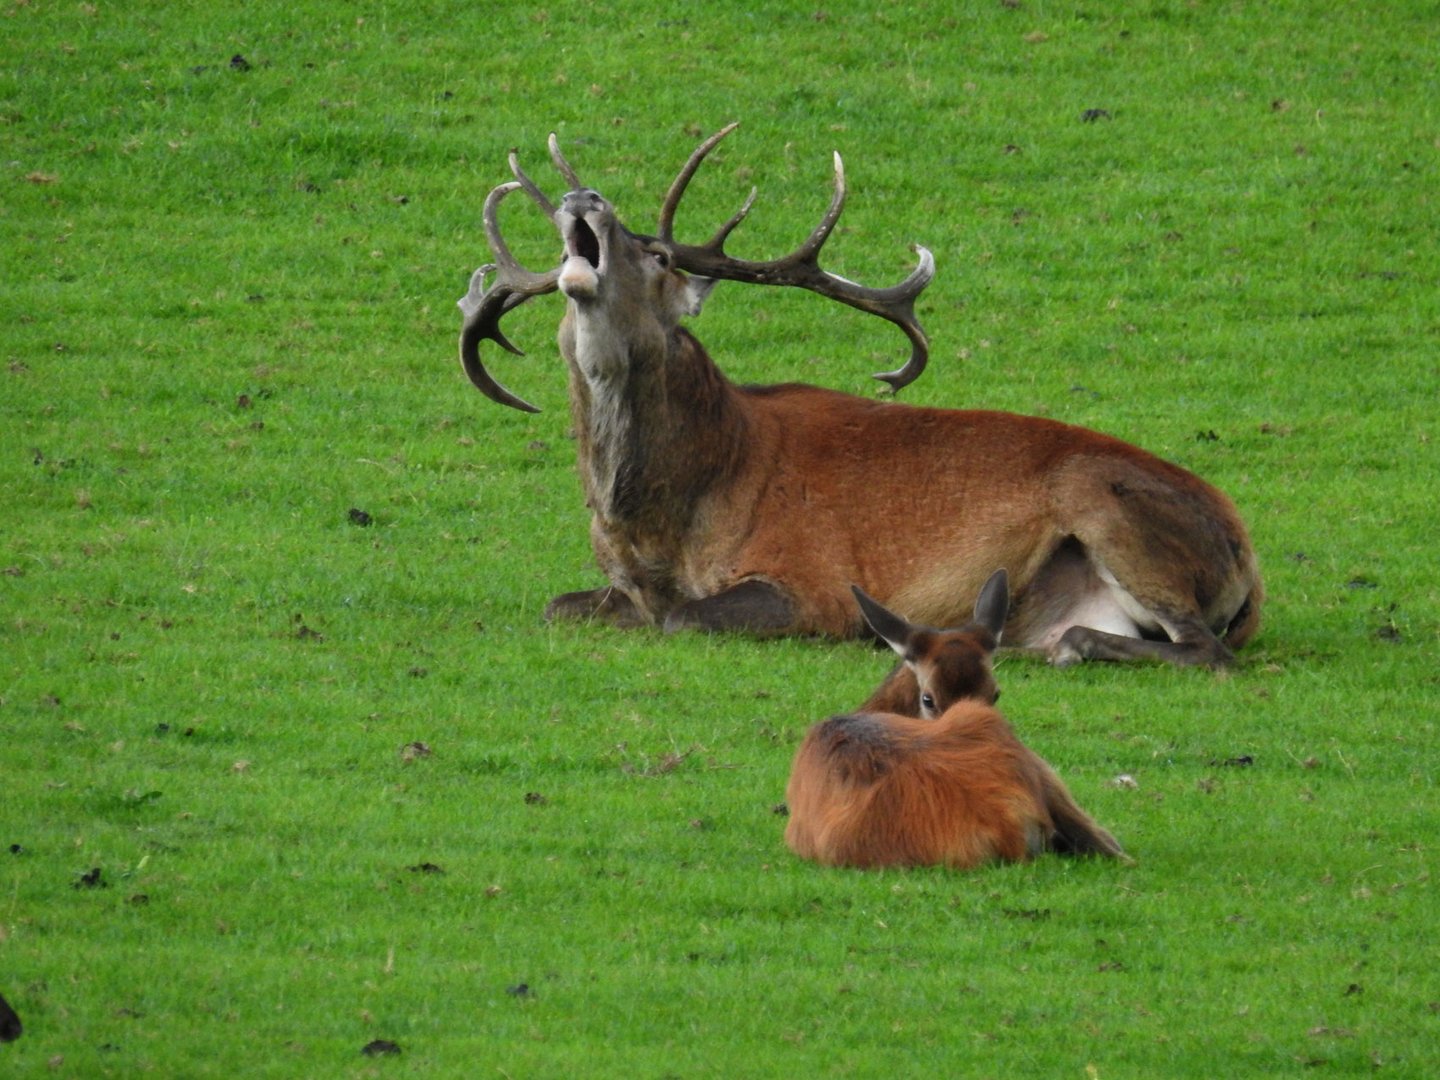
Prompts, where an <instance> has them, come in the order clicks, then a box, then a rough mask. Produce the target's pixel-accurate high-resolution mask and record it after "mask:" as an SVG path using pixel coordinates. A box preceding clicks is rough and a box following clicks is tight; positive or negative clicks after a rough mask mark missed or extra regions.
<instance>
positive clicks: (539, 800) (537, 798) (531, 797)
mask: <svg viewBox="0 0 1440 1080" xmlns="http://www.w3.org/2000/svg"><path fill="white" fill-rule="evenodd" d="M549 801H550V800H549V799H547V798H546V797H545V796H544V795H541V794H540V792H538V791H527V792H526V793H525V805H526V806H544V805H546V804H547V803H548V802H549Z"/></svg>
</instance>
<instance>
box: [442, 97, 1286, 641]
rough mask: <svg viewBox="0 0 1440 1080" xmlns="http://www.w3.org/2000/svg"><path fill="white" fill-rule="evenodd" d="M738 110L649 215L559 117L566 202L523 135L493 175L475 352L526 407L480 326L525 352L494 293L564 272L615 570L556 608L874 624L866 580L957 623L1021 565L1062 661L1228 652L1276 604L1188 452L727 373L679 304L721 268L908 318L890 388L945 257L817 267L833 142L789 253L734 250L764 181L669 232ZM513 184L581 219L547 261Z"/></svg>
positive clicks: (565, 339) (473, 308)
mask: <svg viewBox="0 0 1440 1080" xmlns="http://www.w3.org/2000/svg"><path fill="white" fill-rule="evenodd" d="M734 126H735V125H733V124H732V125H730V126H729V127H726V128H724V129H723V130H721V131H720V132H718V133H717V134H715V135H713V136H712V137H710V138H709V139H707V140H706V141H705V142H703V143H702V144H701V145H700V146H699V147H698V148H697V149H696V150H695V152H694V153H693V154H691V156H690V159H689V161H687V162H686V164H685V166H684V168H683V169H681V171H680V173H679V175H678V176H677V177H676V178H675V181H674V182H673V183H672V184H671V185H670V188H669V191H668V192H667V193H666V195H665V199H664V202H663V204H662V207H661V210H660V222H659V227H658V230H657V234H656V235H655V236H643V235H638V234H636V233H632V232H630V231H629V230H628V229H627V228H626V227H625V226H624V225H622V224H621V223H620V220H619V219H618V218H617V217H616V214H615V209H614V207H612V206H611V204H610V203H609V202H607V201H606V200H605V199H604V197H602V196H601V195H600V194H599V193H598V192H596V191H593V190H591V189H589V188H587V187H585V186H584V185H583V184H581V182H580V179H579V177H578V176H577V175H576V173H575V170H574V169H573V168H572V167H571V166H570V164H569V162H568V161H566V160H565V158H564V156H563V155H562V154H561V153H560V149H559V145H558V143H557V142H556V139H555V137H554V136H553V135H552V136H551V137H550V155H551V158H552V159H553V161H554V163H555V166H556V168H557V169H558V170H559V172H560V174H561V175H562V176H563V177H564V178H565V180H566V181H567V182H568V183H569V185H570V188H571V190H570V191H569V192H568V193H567V194H566V195H565V197H564V199H563V200H562V201H561V203H560V205H559V206H558V207H556V206H554V205H553V204H552V203H551V202H550V201H549V199H547V198H546V196H545V195H544V194H543V193H542V192H541V191H540V189H539V188H538V187H537V186H536V185H535V184H534V182H532V181H531V180H530V178H529V177H528V176H526V175H525V173H524V172H523V171H522V170H521V168H520V165H519V162H518V160H517V158H516V155H515V154H514V153H513V152H512V153H511V154H510V168H511V171H512V172H513V173H514V175H515V180H513V181H511V182H508V183H504V184H501V185H500V186H499V187H497V188H495V189H494V190H493V191H491V192H490V194H489V196H488V198H487V199H486V200H485V208H484V214H483V220H484V226H485V232H486V237H487V239H488V241H489V244H490V247H491V250H492V251H493V252H494V257H495V264H494V265H487V266H484V267H481V269H480V270H478V271H476V273H475V275H474V276H473V277H472V279H471V283H470V290H469V293H468V294H467V295H466V296H465V297H464V298H463V299H462V300H461V301H460V306H461V308H462V310H463V311H464V313H465V322H464V328H463V330H462V332H461V335H460V357H461V361H462V364H463V366H464V369H465V372H466V374H468V375H469V377H470V379H471V381H472V382H473V383H474V384H475V385H476V386H477V387H478V388H479V389H480V390H481V391H482V392H483V393H484V394H485V395H486V396H487V397H489V398H491V399H492V400H494V401H497V402H499V403H501V404H504V405H508V406H511V407H512V408H516V409H522V410H527V411H534V406H532V405H530V404H529V403H528V402H526V401H524V400H522V399H521V398H518V397H516V396H515V395H514V394H512V393H511V392H510V391H509V390H507V389H505V387H503V386H502V385H500V383H499V382H497V381H496V380H495V378H494V377H493V376H492V375H491V374H490V373H489V372H488V371H486V369H485V366H484V364H483V363H482V362H481V359H480V344H481V342H482V341H485V340H489V341H493V342H495V343H496V344H498V345H500V346H501V347H503V348H505V349H507V350H509V351H510V352H514V353H518V352H519V350H518V349H517V348H516V347H515V346H514V345H512V344H511V343H510V341H509V340H508V339H507V338H506V336H505V334H504V333H503V332H502V331H501V329H500V319H501V317H502V316H503V315H504V314H505V313H506V312H508V311H510V310H511V309H512V308H514V307H517V306H518V305H520V304H522V303H524V302H525V301H526V300H528V299H530V298H531V297H534V296H539V295H541V294H543V293H549V292H553V291H555V290H557V289H558V290H560V291H561V292H562V293H564V294H565V296H566V298H567V304H566V311H565V316H564V318H563V319H562V321H561V323H560V330H559V346H560V352H561V354H562V355H563V356H564V357H565V360H566V362H567V364H568V366H569V371H570V380H569V391H570V404H571V411H572V413H573V417H574V424H575V432H576V436H577V441H578V448H579V466H580V475H581V478H582V483H583V486H584V490H585V498H586V502H587V504H588V506H589V507H590V509H591V512H592V515H593V516H592V518H591V526H590V538H591V543H592V546H593V548H594V551H595V556H596V559H597V561H598V562H599V565H600V569H601V570H602V571H603V572H604V574H605V576H606V577H607V578H608V579H609V582H610V583H609V584H608V585H607V586H605V587H604V588H600V589H593V590H589V591H586V592H578V593H567V594H565V595H562V596H558V597H556V598H555V599H554V600H552V601H551V602H550V604H549V605H548V606H547V608H546V617H547V618H551V619H556V618H599V619H604V620H608V621H610V622H612V623H615V624H617V625H621V626H639V625H662V626H664V627H665V629H666V630H677V629H683V628H697V629H704V630H741V631H746V632H750V633H755V634H762V635H770V634H829V635H834V636H837V637H852V636H855V635H857V634H859V633H861V631H862V629H863V627H862V622H861V620H860V618H859V617H858V615H857V613H856V611H855V605H854V603H853V601H852V599H851V597H850V593H849V590H848V586H849V584H850V583H851V582H858V583H860V584H861V585H862V586H863V587H864V588H865V589H866V591H868V592H869V593H870V594H872V595H874V596H877V597H880V598H881V599H882V600H883V601H884V602H885V603H887V604H889V605H891V606H892V607H895V608H897V609H899V610H901V611H904V612H905V613H906V614H907V615H908V616H909V617H910V618H913V619H915V620H917V621H920V622H923V623H926V624H929V625H933V626H948V625H952V624H954V623H955V622H957V621H959V620H960V619H962V618H964V608H963V601H962V600H961V598H962V597H968V596H974V595H976V592H977V591H978V589H979V588H980V585H981V583H982V582H983V581H984V579H985V575H986V574H987V573H988V572H989V570H990V568H992V567H995V566H1005V567H1008V568H1009V569H1010V572H1011V574H1012V584H1013V590H1014V605H1013V608H1012V610H1011V614H1010V618H1009V621H1008V623H1007V624H1006V627H1005V631H1006V639H1007V641H1008V642H1009V643H1010V644H1012V645H1016V646H1024V647H1027V648H1036V649H1040V650H1043V651H1045V652H1046V653H1047V654H1048V656H1049V657H1050V659H1051V661H1052V662H1054V663H1057V664H1069V663H1073V662H1076V661H1078V660H1081V659H1086V658H1093V659H1108V660H1124V659H1135V658H1140V657H1152V658H1159V659H1164V660H1169V661H1172V662H1174V663H1177V664H1208V665H1216V666H1218V665H1221V664H1225V663H1228V662H1230V661H1231V660H1232V659H1233V654H1232V652H1231V649H1232V648H1234V647H1236V646H1238V645H1240V644H1242V643H1243V642H1244V641H1245V640H1246V639H1248V638H1249V637H1250V636H1251V635H1252V634H1253V633H1254V632H1255V628H1256V626H1257V624H1258V621H1259V613H1260V600H1261V585H1260V575H1259V571H1258V569H1257V566H1256V560H1255V554H1254V552H1253V550H1252V548H1251V546H1250V540H1249V538H1248V537H1247V535H1246V532H1245V526H1244V525H1243V523H1242V522H1241V520H1240V518H1239V516H1238V514H1237V513H1236V511H1235V508H1234V506H1233V505H1232V504H1231V502H1230V500H1229V499H1227V498H1226V497H1225V496H1224V495H1223V494H1221V493H1220V492H1219V491H1217V490H1216V489H1215V488H1213V487H1211V486H1210V485H1209V484H1207V483H1206V482H1205V481H1203V480H1201V479H1199V478H1198V477H1196V476H1194V475H1192V474H1191V473H1189V472H1186V471H1185V470H1184V469H1181V468H1179V467H1177V466H1175V465H1171V464H1168V463H1166V462H1164V461H1161V460H1159V459H1157V458H1155V457H1153V456H1152V455H1150V454H1148V453H1146V452H1145V451H1143V450H1140V449H1138V448H1136V447H1134V446H1130V445H1128V444H1126V443H1124V442H1121V441H1120V440H1118V439H1114V438H1111V437H1109V436H1106V435H1101V434H1098V433H1096V432H1093V431H1087V430H1085V429H1083V428H1077V427H1071V426H1068V425H1066V424H1062V423H1057V422H1055V421H1052V420H1045V419H1039V418H1035V417H1028V416H1015V415H1012V414H1009V413H1001V412H980V411H962V410H950V409H933V408H922V407H916V406H910V405H901V404H896V403H885V402H879V401H870V400H866V399H864V398H859V397H855V396H852V395H848V394H842V393H838V392H836V391H833V390H825V389H821V388H819V387H814V386H804V385H798V384H787V385H783V386H768V387H744V386H737V385H735V384H733V383H731V382H730V381H729V380H728V379H726V377H725V375H724V374H723V373H722V372H721V371H720V369H719V368H718V367H717V366H716V365H715V363H714V362H713V361H712V360H711V359H710V357H709V356H708V355H707V354H706V352H705V349H704V347H703V346H702V345H701V344H700V342H699V341H697V340H696V338H695V337H694V336H693V335H692V334H691V333H690V332H689V331H688V330H686V329H685V328H684V327H683V326H681V324H680V320H681V318H682V317H684V316H686V315H694V314H697V313H698V312H699V309H700V305H701V303H702V301H703V300H704V298H705V296H706V295H707V294H708V292H709V290H710V288H711V287H712V285H713V283H714V282H715V281H717V280H729V281H740V282H751V283H755V284H762V285H792V286H796V287H799V288H802V289H808V290H811V291H812V292H816V293H819V294H820V295H821V296H825V297H829V298H830V299H832V300H837V301H839V302H840V303H843V304H848V305H850V306H851V307H856V308H859V309H861V310H863V311H868V312H871V313H873V314H875V315H879V316H880V317H882V318H884V319H887V320H889V321H890V322H893V323H895V324H896V325H897V326H899V327H900V328H901V329H902V330H903V331H904V332H905V334H906V335H907V336H908V337H909V339H910V342H911V346H912V348H911V354H910V358H909V360H908V362H907V363H906V364H905V365H904V366H903V367H901V368H898V369H897V370H895V371H889V372H884V373H881V374H880V375H877V376H876V377H877V378H880V379H883V380H885V381H886V382H888V383H890V385H891V386H893V387H895V388H896V389H899V388H900V387H903V386H905V385H906V384H907V383H909V382H911V381H912V380H913V379H915V378H916V377H917V376H918V375H919V374H920V373H921V371H923V370H924V367H925V363H926V358H927V341H926V337H925V333H924V331H923V330H922V329H921V327H920V325H919V323H918V321H917V319H916V317H915V311H914V302H915V298H916V296H917V295H919V293H920V291H921V290H922V289H924V287H925V286H926V285H927V284H928V283H929V281H930V279H931V277H932V276H933V274H934V261H933V259H932V258H931V255H930V253H929V252H928V251H926V250H925V249H924V248H921V247H916V248H915V250H916V252H917V253H918V256H919V264H918V265H917V266H916V267H915V269H914V270H913V271H912V272H911V273H910V275H909V276H908V277H907V278H906V279H905V280H904V281H902V282H901V283H900V284H898V285H895V286H893V287H891V288H865V287H862V286H860V285H857V284H855V283H854V282H851V281H847V280H845V279H844V278H841V277H838V276H836V275H834V274H831V273H828V272H827V271H825V270H822V269H821V268H820V265H819V254H820V249H821V247H822V246H823V245H824V243H825V241H826V239H827V238H828V237H829V235H830V232H831V230H832V229H833V228H834V226H835V223H836V221H837V220H838V219H839V216H840V212H841V209H842V207H843V205H844V201H845V176H844V171H843V168H842V165H841V162H840V156H839V155H838V154H836V155H835V190H834V195H833V197H832V199H831V202H830V207H829V209H828V210H827V211H826V213H825V215H824V217H823V218H822V219H821V221H820V224H819V225H817V226H816V228H815V230H814V231H813V232H812V233H811V234H810V236H809V238H808V239H807V240H806V241H805V242H804V243H803V244H801V246H800V247H799V248H798V249H797V250H796V251H795V252H793V253H792V254H790V255H788V256H785V257H784V258H780V259H775V260H772V261H769V262H753V261H748V260H744V259H737V258H733V257H731V256H730V255H728V254H726V253H725V250H724V248H725V242H726V240H727V238H728V237H729V235H730V233H731V231H732V230H733V229H734V228H735V227H736V226H737V225H738V224H739V223H740V222H741V221H742V220H743V219H744V218H745V216H746V214H747V213H748V212H749V209H750V206H751V204H752V203H753V201H754V195H755V193H754V192H753V191H752V192H751V194H750V198H749V199H747V200H746V202H745V204H744V205H743V206H742V207H741V208H740V210H739V211H738V212H737V213H736V214H735V215H734V216H732V217H731V218H730V220H729V221H728V222H726V223H725V224H724V225H723V226H722V227H721V228H720V230H719V231H718V232H717V233H716V234H715V236H714V237H713V238H712V239H710V240H709V241H708V242H707V243H704V244H700V245H689V244H682V243H680V242H678V241H677V240H676V239H675V237H674V219H675V212H676V209H677V207H678V206H679V203H680V199H681V197H682V196H683V195H684V193H685V190H686V187H687V186H688V185H689V182H690V179H691V177H692V176H693V175H694V173H695V171H696V169H698V168H699V166H700V164H701V162H702V161H703V160H704V159H705V157H706V155H708V154H709V153H710V151H711V150H712V149H713V147H714V146H715V144H716V143H718V142H719V141H720V139H722V138H723V137H724V136H725V135H727V134H729V132H730V131H731V130H732V129H733V128H734ZM521 189H523V190H524V191H525V192H526V193H527V194H528V195H529V197H530V198H531V199H532V200H533V201H534V202H535V203H536V205H538V206H539V207H540V209H541V210H542V211H543V212H544V213H545V214H547V215H548V216H549V217H550V218H551V220H552V221H553V222H554V224H555V226H556V228H557V229H558V230H559V232H560V236H561V239H562V240H563V242H564V254H563V259H562V261H561V265H559V266H558V267H555V268H554V269H552V270H550V271H548V272H546V273H535V272H532V271H529V270H526V269H525V268H523V267H522V266H521V265H520V264H519V263H518V262H517V261H516V259H515V258H514V257H513V256H512V255H511V253H510V250H509V248H508V247H507V245H506V243H505V241H504V239H503V237H502V236H501V232H500V227H499V222H498V211H499V206H500V203H501V201H502V200H503V199H504V198H505V197H506V196H507V195H509V194H510V193H511V192H514V191H516V190H521ZM497 265H498V271H497ZM492 271H494V272H495V280H494V282H493V284H491V286H490V287H489V288H488V289H487V288H486V287H485V282H486V278H487V277H488V276H489V275H490V273H491V272H492ZM690 275H694V276H690ZM1222 639H1223V640H1222Z"/></svg>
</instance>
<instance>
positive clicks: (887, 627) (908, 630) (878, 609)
mask: <svg viewBox="0 0 1440 1080" xmlns="http://www.w3.org/2000/svg"><path fill="white" fill-rule="evenodd" d="M850 591H851V592H852V593H854V594H855V602H856V603H858V604H859V605H860V614H862V615H864V616H865V621H866V622H867V623H869V624H870V629H871V630H874V631H875V633H876V634H877V635H879V637H880V638H881V640H883V641H884V642H885V644H886V645H889V646H890V648H892V649H894V650H895V651H896V652H897V653H899V654H900V658H901V659H902V660H909V659H910V656H911V653H912V652H913V650H912V648H911V644H912V643H913V641H914V635H915V627H913V626H911V625H910V624H909V623H908V622H906V621H905V620H904V619H902V618H901V617H900V616H899V615H896V614H895V613H894V612H893V611H891V610H890V609H889V608H886V607H884V606H883V605H882V604H881V603H880V602H879V601H878V600H875V599H873V598H871V597H870V596H867V595H866V594H865V590H863V589H862V588H860V586H859V585H851V586H850Z"/></svg>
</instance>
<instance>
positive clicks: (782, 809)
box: [770, 802, 790, 817]
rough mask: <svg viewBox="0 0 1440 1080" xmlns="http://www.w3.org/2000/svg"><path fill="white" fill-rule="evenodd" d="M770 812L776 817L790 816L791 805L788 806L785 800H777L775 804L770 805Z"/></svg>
mask: <svg viewBox="0 0 1440 1080" xmlns="http://www.w3.org/2000/svg"><path fill="white" fill-rule="evenodd" d="M770 813H772V814H774V815H775V816H776V817H789V816H790V807H788V806H786V805H785V804H784V803H783V802H777V803H776V804H775V805H774V806H772V807H770Z"/></svg>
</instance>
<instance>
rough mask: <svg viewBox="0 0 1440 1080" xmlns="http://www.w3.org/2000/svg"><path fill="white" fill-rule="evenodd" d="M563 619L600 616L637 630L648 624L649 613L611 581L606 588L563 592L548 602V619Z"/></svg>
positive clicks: (623, 628) (628, 628)
mask: <svg viewBox="0 0 1440 1080" xmlns="http://www.w3.org/2000/svg"><path fill="white" fill-rule="evenodd" d="M561 619H570V620H578V621H585V620H590V619H598V620H600V621H601V622H606V623H609V624H610V625H611V626H616V627H619V628H620V629H622V630H633V629H634V628H636V627H638V626H645V625H647V620H646V618H645V616H644V615H643V614H642V613H641V611H640V609H639V608H638V607H636V606H635V602H634V601H633V600H631V599H630V597H628V596H626V595H625V594H624V593H623V592H621V591H620V590H619V589H617V588H616V587H615V586H614V585H607V586H605V587H604V588H603V589H586V590H585V591H583V592H568V593H561V594H560V595H559V596H557V597H555V599H553V600H551V601H550V603H548V604H546V605H545V621H546V622H555V621H557V620H561Z"/></svg>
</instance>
